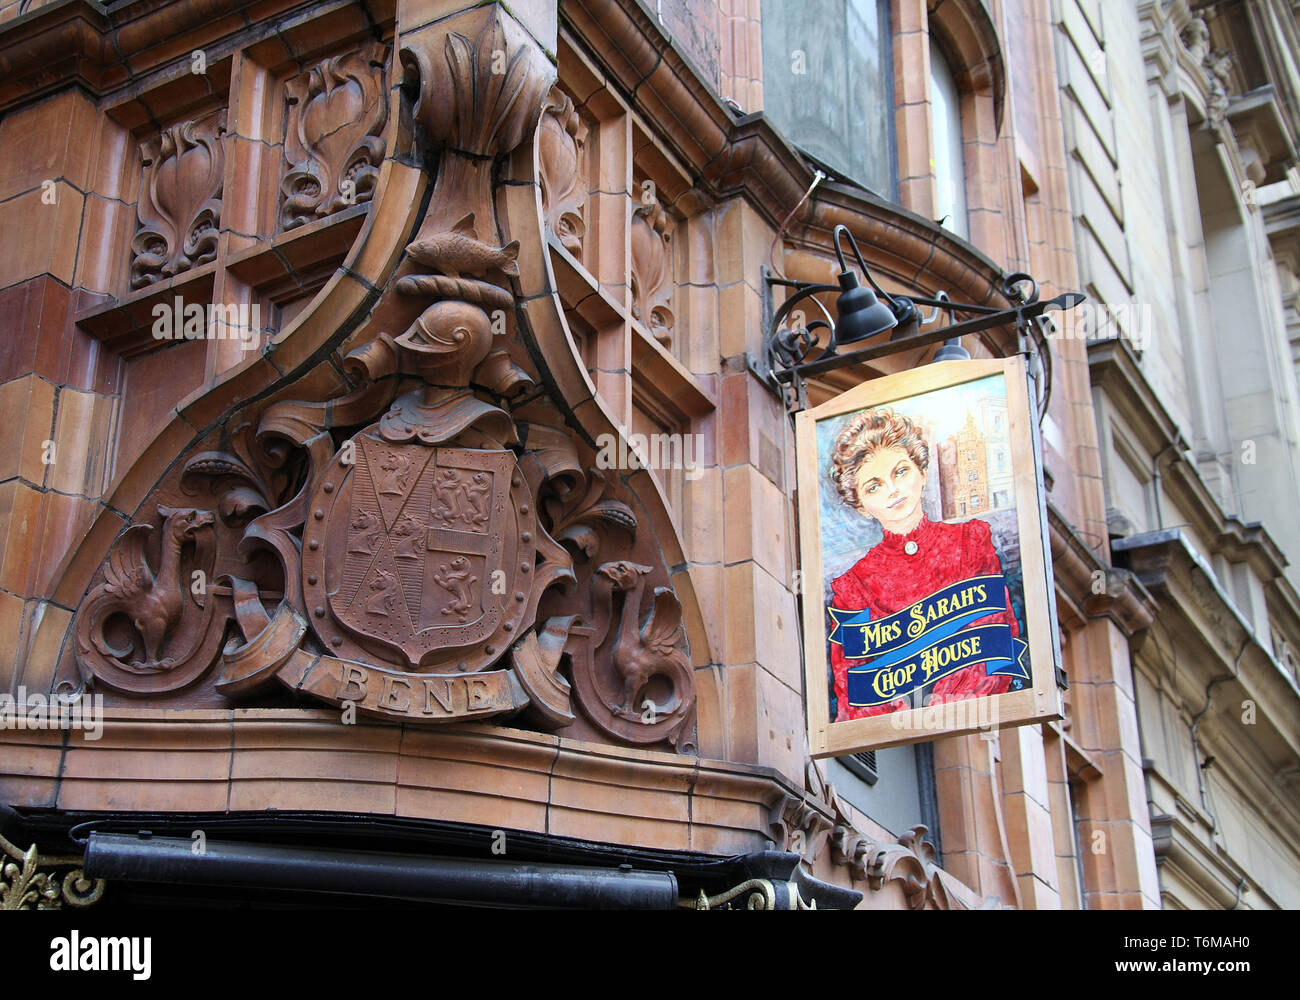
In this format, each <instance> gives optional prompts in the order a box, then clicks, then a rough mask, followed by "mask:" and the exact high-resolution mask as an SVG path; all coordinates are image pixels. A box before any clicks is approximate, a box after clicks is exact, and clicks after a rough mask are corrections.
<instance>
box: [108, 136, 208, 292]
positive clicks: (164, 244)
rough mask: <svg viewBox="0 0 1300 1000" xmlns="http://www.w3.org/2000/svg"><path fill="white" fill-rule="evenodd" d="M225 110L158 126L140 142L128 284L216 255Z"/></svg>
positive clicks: (196, 264)
mask: <svg viewBox="0 0 1300 1000" xmlns="http://www.w3.org/2000/svg"><path fill="white" fill-rule="evenodd" d="M225 121H226V115H225V111H224V110H223V111H218V112H214V113H213V114H210V115H207V116H206V117H203V118H198V119H194V120H193V121H187V122H182V123H180V124H178V125H173V126H171V127H170V128H167V129H164V130H163V132H162V134H161V135H159V136H158V138H157V139H155V140H152V141H151V142H149V143H146V144H145V146H144V147H143V148H142V150H141V153H142V156H143V158H144V167H145V173H144V183H143V185H142V187H141V193H140V206H139V219H140V226H139V229H138V230H137V231H136V234H135V237H134V238H133V239H132V240H131V251H132V261H131V287H132V288H143V287H144V286H145V285H149V284H152V283H154V282H156V281H163V280H165V279H167V278H170V277H172V276H173V275H176V274H180V273H181V272H183V271H188V270H189V269H190V268H193V267H199V266H200V265H202V264H206V263H208V261H211V260H215V259H216V256H217V237H218V235H219V230H220V227H221V185H222V174H223V171H224V169H225V156H224V152H223V149H222V136H223V135H225V131H226V124H225Z"/></svg>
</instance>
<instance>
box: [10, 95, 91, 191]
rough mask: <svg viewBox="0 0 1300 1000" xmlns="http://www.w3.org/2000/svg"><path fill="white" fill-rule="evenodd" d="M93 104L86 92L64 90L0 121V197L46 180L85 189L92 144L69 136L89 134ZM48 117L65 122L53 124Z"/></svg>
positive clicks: (25, 189) (36, 185) (36, 186)
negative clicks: (60, 125) (57, 124)
mask: <svg viewBox="0 0 1300 1000" xmlns="http://www.w3.org/2000/svg"><path fill="white" fill-rule="evenodd" d="M93 108H94V105H93V104H92V103H91V102H90V101H88V100H87V99H86V97H85V95H84V94H82V93H79V92H77V91H64V92H63V93H61V94H57V95H56V96H54V97H51V98H48V99H47V100H44V101H40V102H39V103H37V104H33V105H29V106H27V107H25V108H22V109H20V110H18V111H15V112H13V113H11V114H8V115H6V116H5V118H4V120H3V121H0V202H3V201H6V200H8V199H9V198H12V197H13V196H14V195H16V194H20V193H22V192H24V191H30V190H31V189H33V188H37V189H39V188H40V186H41V183H42V181H46V180H59V179H62V180H65V181H67V182H68V183H69V184H71V185H72V186H73V187H76V188H78V189H81V190H85V187H86V168H87V162H88V159H89V152H90V144H89V143H86V142H84V141H83V142H71V141H69V140H70V139H71V138H72V137H73V136H77V137H81V138H84V137H86V136H87V135H89V133H90V127H91V122H92V118H91V113H93ZM88 111H89V112H90V113H88ZM51 122H60V123H61V124H62V125H63V126H64V127H61V128H51V127H49V125H50V123H51Z"/></svg>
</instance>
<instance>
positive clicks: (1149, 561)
mask: <svg viewBox="0 0 1300 1000" xmlns="http://www.w3.org/2000/svg"><path fill="white" fill-rule="evenodd" d="M1112 549H1113V550H1114V551H1115V553H1116V561H1117V562H1118V561H1123V562H1126V563H1127V568H1128V569H1130V570H1131V571H1132V572H1134V573H1135V574H1136V575H1137V577H1138V579H1139V580H1140V581H1141V582H1142V584H1143V585H1144V586H1145V587H1146V588H1147V589H1148V590H1149V591H1150V592H1151V593H1152V594H1153V595H1154V596H1155V598H1156V599H1157V601H1158V602H1159V605H1160V617H1161V621H1162V623H1163V624H1164V626H1165V633H1166V634H1176V635H1177V636H1178V638H1179V640H1180V641H1181V642H1185V643H1191V644H1192V645H1193V648H1194V649H1195V650H1196V654H1197V655H1195V656H1193V657H1191V658H1190V659H1189V658H1183V660H1181V661H1180V662H1182V663H1183V664H1184V666H1185V667H1191V668H1194V669H1184V670H1181V671H1178V680H1179V682H1180V684H1182V685H1183V686H1184V687H1185V688H1186V690H1183V691H1180V694H1179V696H1180V697H1181V698H1182V699H1183V701H1184V702H1185V703H1186V704H1189V705H1192V706H1194V707H1195V709H1196V710H1200V709H1201V707H1202V706H1203V705H1204V703H1205V701H1206V695H1205V691H1206V689H1207V686H1208V684H1209V683H1210V682H1211V681H1214V680H1216V679H1217V680H1219V681H1233V682H1235V683H1236V684H1237V685H1239V687H1240V688H1241V695H1242V696H1243V697H1245V698H1249V699H1251V700H1253V701H1254V702H1255V704H1256V706H1257V711H1258V713H1259V725H1258V726H1257V727H1256V732H1257V736H1256V738H1255V742H1256V743H1257V744H1258V746H1259V747H1260V748H1261V750H1263V752H1264V753H1266V754H1267V755H1268V756H1269V759H1270V760H1271V761H1272V762H1273V764H1274V766H1281V762H1282V761H1284V760H1286V761H1291V762H1292V763H1294V761H1296V760H1300V688H1298V687H1297V686H1296V683H1295V681H1294V679H1293V678H1292V677H1291V676H1290V674H1289V673H1287V671H1286V668H1285V667H1284V666H1283V665H1282V664H1280V663H1279V662H1278V661H1277V659H1276V657H1275V656H1274V655H1273V651H1272V649H1271V642H1270V641H1269V638H1268V637H1262V638H1261V637H1260V636H1259V635H1258V634H1257V633H1256V632H1255V630H1254V629H1253V628H1252V627H1251V625H1250V623H1249V622H1247V621H1246V620H1245V619H1244V618H1243V617H1242V615H1241V613H1240V612H1239V611H1238V610H1237V607H1236V605H1235V604H1234V603H1233V601H1232V600H1231V598H1230V597H1229V596H1228V595H1227V594H1225V593H1224V591H1223V589H1222V587H1221V586H1220V585H1219V582H1218V580H1217V579H1216V578H1215V576H1214V574H1213V572H1212V571H1211V570H1210V569H1209V568H1208V567H1206V566H1205V565H1204V564H1203V562H1202V560H1201V559H1200V557H1199V556H1198V555H1197V554H1196V552H1195V550H1193V549H1192V548H1191V546H1190V545H1188V543H1187V541H1186V539H1185V538H1184V537H1183V534H1182V529H1181V528H1166V529H1164V530H1161V531H1152V532H1146V533H1144V534H1141V535H1132V536H1130V537H1128V538H1124V539H1120V540H1119V541H1116V542H1114V543H1112Z"/></svg>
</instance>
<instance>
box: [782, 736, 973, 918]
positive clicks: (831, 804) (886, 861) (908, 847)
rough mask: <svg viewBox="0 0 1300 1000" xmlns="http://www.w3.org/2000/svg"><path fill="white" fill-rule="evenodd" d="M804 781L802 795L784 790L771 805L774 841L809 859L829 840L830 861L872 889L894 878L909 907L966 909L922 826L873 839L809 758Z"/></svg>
mask: <svg viewBox="0 0 1300 1000" xmlns="http://www.w3.org/2000/svg"><path fill="white" fill-rule="evenodd" d="M804 786H805V791H806V794H805V795H803V796H794V795H787V796H785V797H783V798H782V799H781V800H779V801H778V802H777V803H776V804H775V805H774V806H773V808H772V812H771V820H770V825H771V828H772V830H773V833H774V834H775V835H776V842H777V844H778V845H779V846H781V847H783V849H785V850H790V851H795V852H797V853H799V854H801V855H802V857H803V858H804V860H805V861H807V862H808V863H809V864H812V863H813V862H814V861H815V860H816V858H817V857H818V856H819V855H820V854H821V853H822V851H823V850H824V849H825V847H826V845H827V844H828V843H829V845H830V849H831V861H832V862H833V863H835V864H837V865H843V866H844V867H846V868H847V869H848V870H849V873H850V875H851V876H852V877H853V878H854V879H856V880H858V881H865V882H866V883H867V884H868V885H869V886H870V887H871V888H872V890H874V891H877V892H878V891H880V890H881V889H883V888H884V887H885V885H886V883H889V882H895V881H896V882H899V883H900V884H901V886H902V889H903V893H904V896H905V897H906V899H907V903H908V907H909V908H910V909H913V910H924V909H927V908H929V909H938V910H951V909H965V908H966V904H965V902H964V901H963V900H962V899H961V898H960V897H959V896H957V895H955V894H953V893H950V892H949V891H948V890H947V888H946V887H945V886H944V881H943V880H944V878H945V877H947V876H945V874H944V872H943V870H942V869H941V868H940V867H939V866H938V863H937V861H936V858H935V853H934V847H933V846H932V845H931V844H930V843H929V842H928V841H926V840H925V839H924V838H925V834H926V832H927V830H926V828H925V827H924V826H915V827H913V828H912V829H911V830H909V831H908V832H907V833H905V834H903V835H902V836H901V837H899V838H898V840H897V841H879V842H878V841H875V840H873V839H871V838H869V837H867V836H866V834H864V833H862V832H861V831H860V830H858V829H857V828H856V827H855V826H854V825H853V822H852V820H850V819H849V818H848V816H847V815H846V813H845V810H844V807H843V806H842V805H841V803H840V800H839V797H838V796H837V795H836V794H835V788H834V786H833V785H831V784H830V783H829V782H827V781H826V779H825V778H824V777H823V776H822V773H821V769H820V768H819V767H818V765H817V763H816V762H815V761H809V762H808V766H807V769H806V773H805V776H804Z"/></svg>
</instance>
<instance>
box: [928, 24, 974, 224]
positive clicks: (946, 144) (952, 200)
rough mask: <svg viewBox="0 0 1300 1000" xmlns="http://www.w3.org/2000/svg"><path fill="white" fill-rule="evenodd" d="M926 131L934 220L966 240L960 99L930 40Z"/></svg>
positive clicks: (942, 57)
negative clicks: (930, 152) (931, 167)
mask: <svg viewBox="0 0 1300 1000" xmlns="http://www.w3.org/2000/svg"><path fill="white" fill-rule="evenodd" d="M930 130H931V143H932V146H931V148H932V149H933V150H934V184H935V201H934V217H935V219H937V220H938V221H939V222H940V224H941V225H942V226H943V227H944V228H945V229H948V230H949V231H951V232H953V233H956V234H957V235H958V236H960V237H961V238H962V239H969V238H970V227H969V225H968V222H967V217H966V167H965V162H964V160H963V152H962V136H961V95H960V94H959V93H958V91H957V82H956V81H955V80H954V79H953V75H952V69H951V68H950V67H949V66H948V60H947V59H946V58H945V57H944V54H943V52H942V51H941V50H940V48H939V46H938V45H936V44H935V42H934V39H933V38H932V39H931V40H930Z"/></svg>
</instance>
